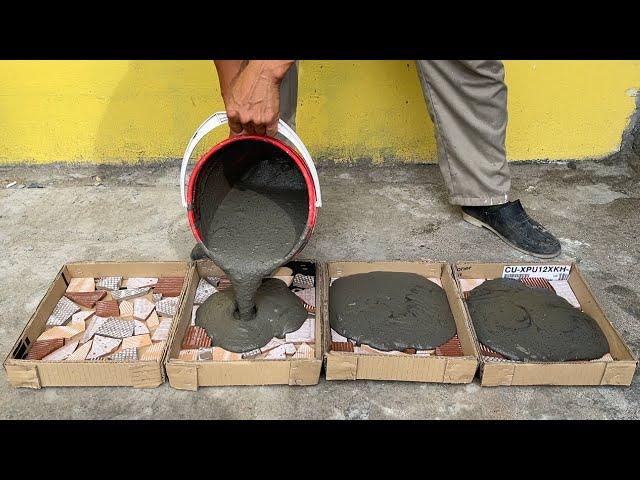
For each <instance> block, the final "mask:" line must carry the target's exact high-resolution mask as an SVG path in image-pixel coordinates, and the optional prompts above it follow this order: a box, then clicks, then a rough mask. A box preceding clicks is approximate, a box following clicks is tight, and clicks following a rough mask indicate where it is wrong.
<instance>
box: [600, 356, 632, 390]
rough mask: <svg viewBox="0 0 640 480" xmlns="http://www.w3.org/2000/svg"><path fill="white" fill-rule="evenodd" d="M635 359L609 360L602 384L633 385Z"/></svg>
mask: <svg viewBox="0 0 640 480" xmlns="http://www.w3.org/2000/svg"><path fill="white" fill-rule="evenodd" d="M636 364H637V362H635V361H625V360H621V361H619V362H608V363H606V366H605V371H604V375H602V380H601V381H600V385H631V382H632V381H633V375H634V374H635V372H636Z"/></svg>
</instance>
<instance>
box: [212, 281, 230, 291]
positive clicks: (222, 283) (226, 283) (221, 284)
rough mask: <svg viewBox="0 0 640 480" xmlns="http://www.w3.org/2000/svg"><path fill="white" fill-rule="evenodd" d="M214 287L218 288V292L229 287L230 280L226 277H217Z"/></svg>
mask: <svg viewBox="0 0 640 480" xmlns="http://www.w3.org/2000/svg"><path fill="white" fill-rule="evenodd" d="M209 283H211V282H209ZM212 285H213V284H212ZM215 287H216V288H217V289H218V291H219V292H223V291H225V290H228V289H229V288H231V280H230V279H229V278H228V277H220V278H219V279H218V284H217V285H215Z"/></svg>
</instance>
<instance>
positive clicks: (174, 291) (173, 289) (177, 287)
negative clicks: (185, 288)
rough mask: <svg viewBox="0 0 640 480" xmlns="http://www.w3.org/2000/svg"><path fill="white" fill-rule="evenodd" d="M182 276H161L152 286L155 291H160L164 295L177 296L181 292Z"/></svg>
mask: <svg viewBox="0 0 640 480" xmlns="http://www.w3.org/2000/svg"><path fill="white" fill-rule="evenodd" d="M183 283H184V277H161V278H159V279H158V282H157V283H156V284H155V286H154V287H153V291H154V292H155V293H161V294H162V295H163V296H164V297H178V296H180V293H182V285H183Z"/></svg>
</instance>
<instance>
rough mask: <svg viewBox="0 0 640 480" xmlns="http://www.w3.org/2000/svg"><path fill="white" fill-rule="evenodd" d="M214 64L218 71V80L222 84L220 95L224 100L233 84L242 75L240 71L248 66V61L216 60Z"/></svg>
mask: <svg viewBox="0 0 640 480" xmlns="http://www.w3.org/2000/svg"><path fill="white" fill-rule="evenodd" d="M213 63H214V64H215V66H216V70H217V71H218V80H219V82H220V93H221V94H222V96H223V98H224V97H225V95H227V94H228V92H229V90H230V87H231V82H232V81H233V79H234V78H235V77H236V76H237V75H238V73H240V70H242V68H243V67H244V66H245V65H246V63H247V61H246V60H214V61H213Z"/></svg>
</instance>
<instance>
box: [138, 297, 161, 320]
mask: <svg viewBox="0 0 640 480" xmlns="http://www.w3.org/2000/svg"><path fill="white" fill-rule="evenodd" d="M154 308H156V306H155V304H154V303H153V302H152V301H150V300H149V299H148V298H136V299H134V300H133V318H135V319H137V320H146V319H147V318H148V317H149V315H151V312H153V309H154Z"/></svg>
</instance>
